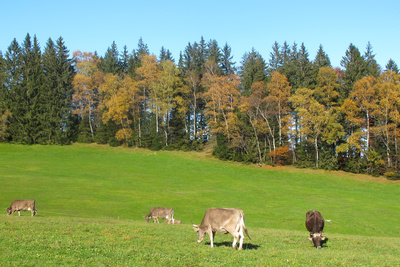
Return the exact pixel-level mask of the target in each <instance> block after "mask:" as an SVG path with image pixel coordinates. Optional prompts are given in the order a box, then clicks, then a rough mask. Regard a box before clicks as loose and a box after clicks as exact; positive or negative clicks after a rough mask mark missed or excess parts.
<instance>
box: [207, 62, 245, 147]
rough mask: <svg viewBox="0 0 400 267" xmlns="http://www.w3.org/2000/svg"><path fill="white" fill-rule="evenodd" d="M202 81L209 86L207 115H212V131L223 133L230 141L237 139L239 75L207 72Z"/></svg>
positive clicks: (210, 121)
mask: <svg viewBox="0 0 400 267" xmlns="http://www.w3.org/2000/svg"><path fill="white" fill-rule="evenodd" d="M209 64H215V63H213V62H209ZM211 69H212V68H211ZM202 83H203V85H204V86H205V87H206V88H207V91H206V92H205V93H204V98H205V99H206V101H207V104H206V115H207V116H209V117H210V119H209V122H208V124H209V126H210V128H211V131H212V133H215V134H216V133H222V134H224V135H226V136H227V138H228V140H229V141H231V142H235V141H237V140H236V139H235V137H237V136H236V133H237V129H236V125H237V117H236V114H235V112H234V111H235V108H236V107H237V106H238V104H239V101H238V100H239V91H238V86H239V84H240V80H239V77H238V76H237V75H235V74H231V75H229V76H221V75H217V74H214V73H210V72H207V73H206V74H205V75H204V78H203V81H202Z"/></svg>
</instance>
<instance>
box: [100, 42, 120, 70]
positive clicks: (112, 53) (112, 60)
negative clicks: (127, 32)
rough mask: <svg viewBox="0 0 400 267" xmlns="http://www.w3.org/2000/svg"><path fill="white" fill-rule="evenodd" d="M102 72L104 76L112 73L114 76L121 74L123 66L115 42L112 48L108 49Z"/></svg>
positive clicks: (103, 60)
mask: <svg viewBox="0 0 400 267" xmlns="http://www.w3.org/2000/svg"><path fill="white" fill-rule="evenodd" d="M100 70H101V71H102V72H103V73H104V74H107V73H111V74H113V75H115V74H118V73H119V72H120V70H121V66H120V64H119V53H118V49H117V45H116V44H115V42H113V43H112V44H111V47H109V48H108V49H107V51H106V54H105V55H104V58H103V59H102V60H101V64H100Z"/></svg>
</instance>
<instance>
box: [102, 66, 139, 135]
mask: <svg viewBox="0 0 400 267" xmlns="http://www.w3.org/2000/svg"><path fill="white" fill-rule="evenodd" d="M99 90H100V93H101V106H100V107H102V108H104V111H103V114H102V119H103V122H104V123H107V122H108V121H110V120H112V121H114V122H115V123H117V124H119V125H120V126H121V127H122V129H120V130H119V131H118V132H117V133H116V135H115V138H116V139H117V140H118V141H122V140H125V142H128V139H129V138H131V136H132V133H133V130H132V128H131V123H132V119H131V118H132V116H130V114H131V111H132V110H134V109H133V105H134V101H135V99H137V94H138V92H139V89H138V88H137V87H136V83H135V81H134V80H133V79H132V78H130V77H128V76H124V77H121V76H118V75H113V74H111V73H110V74H107V75H106V76H105V77H104V82H103V83H102V84H101V85H100V88H99Z"/></svg>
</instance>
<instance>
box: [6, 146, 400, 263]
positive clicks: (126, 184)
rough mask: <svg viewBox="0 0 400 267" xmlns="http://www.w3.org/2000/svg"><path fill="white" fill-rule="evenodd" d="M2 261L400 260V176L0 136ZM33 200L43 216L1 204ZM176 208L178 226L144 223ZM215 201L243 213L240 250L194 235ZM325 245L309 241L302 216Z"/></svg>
mask: <svg viewBox="0 0 400 267" xmlns="http://www.w3.org/2000/svg"><path fill="white" fill-rule="evenodd" d="M0 185H1V186H0V204H1V205H0V206H2V209H3V215H1V214H0V266H32V265H36V266H44V265H51V266H59V265H78V266H79V265H80V266H109V265H112V266H141V265H146V264H150V265H152V266H161V265H167V266H172V265H174V266H281V265H294V266H309V265H319V266H322V265H324V266H338V265H356V266H376V265H380V266H399V265H400V257H399V255H400V205H399V204H400V183H399V182H393V181H387V180H385V179H383V178H372V177H368V176H362V175H355V174H347V173H343V172H327V171H319V170H305V169H294V168H278V167H276V168H273V167H269V168H266V167H263V168H259V167H256V166H254V165H243V164H239V163H235V162H224V161H219V160H216V159H214V158H212V157H211V156H210V155H209V154H207V153H195V152H175V151H172V152H166V151H157V152H155V151H149V150H142V149H134V148H123V147H118V148H112V147H108V146H99V145H83V144H74V145H71V146H39V145H34V146H22V145H11V144H0ZM28 198H33V199H35V200H36V202H37V210H38V214H37V216H35V217H31V216H30V212H21V216H20V217H18V216H17V214H14V215H13V216H7V215H6V212H5V211H4V209H5V208H7V207H9V205H10V204H11V202H12V201H13V200H14V199H28ZM154 206H164V207H173V208H174V211H175V218H176V219H181V220H182V222H183V224H182V225H167V224H165V223H161V224H153V223H145V221H144V218H143V217H144V216H145V215H146V214H147V212H148V211H149V210H150V209H151V208H152V207H154ZM211 207H233V208H240V209H242V210H243V211H244V213H245V222H246V227H247V229H248V231H249V234H250V236H251V238H252V240H249V239H248V238H247V237H246V238H245V242H244V250H243V251H236V250H234V249H233V248H231V247H230V246H231V244H232V241H233V237H232V236H230V235H221V234H216V236H215V247H214V248H210V245H209V237H208V236H206V238H205V239H204V241H203V243H201V244H198V243H197V234H196V233H195V232H193V230H192V227H191V222H193V223H195V224H199V223H200V222H201V220H202V217H203V215H204V212H205V211H206V210H207V209H208V208H211ZM311 209H315V210H318V211H320V212H321V213H322V215H323V216H324V218H325V219H329V220H331V222H329V223H328V222H327V223H326V224H325V231H324V232H325V236H326V237H327V238H328V241H327V242H326V243H325V244H324V247H323V248H322V249H320V250H317V249H315V248H314V247H313V246H312V245H311V243H310V242H309V241H308V240H307V235H308V232H307V231H306V229H305V226H304V222H305V214H306V212H307V211H308V210H311Z"/></svg>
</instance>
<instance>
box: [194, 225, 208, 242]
mask: <svg viewBox="0 0 400 267" xmlns="http://www.w3.org/2000/svg"><path fill="white" fill-rule="evenodd" d="M192 224H193V223H192ZM193 230H194V231H195V232H197V237H198V239H197V242H198V243H201V242H202V241H203V239H204V237H205V236H206V231H204V230H202V229H201V228H200V226H199V225H195V224H193Z"/></svg>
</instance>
